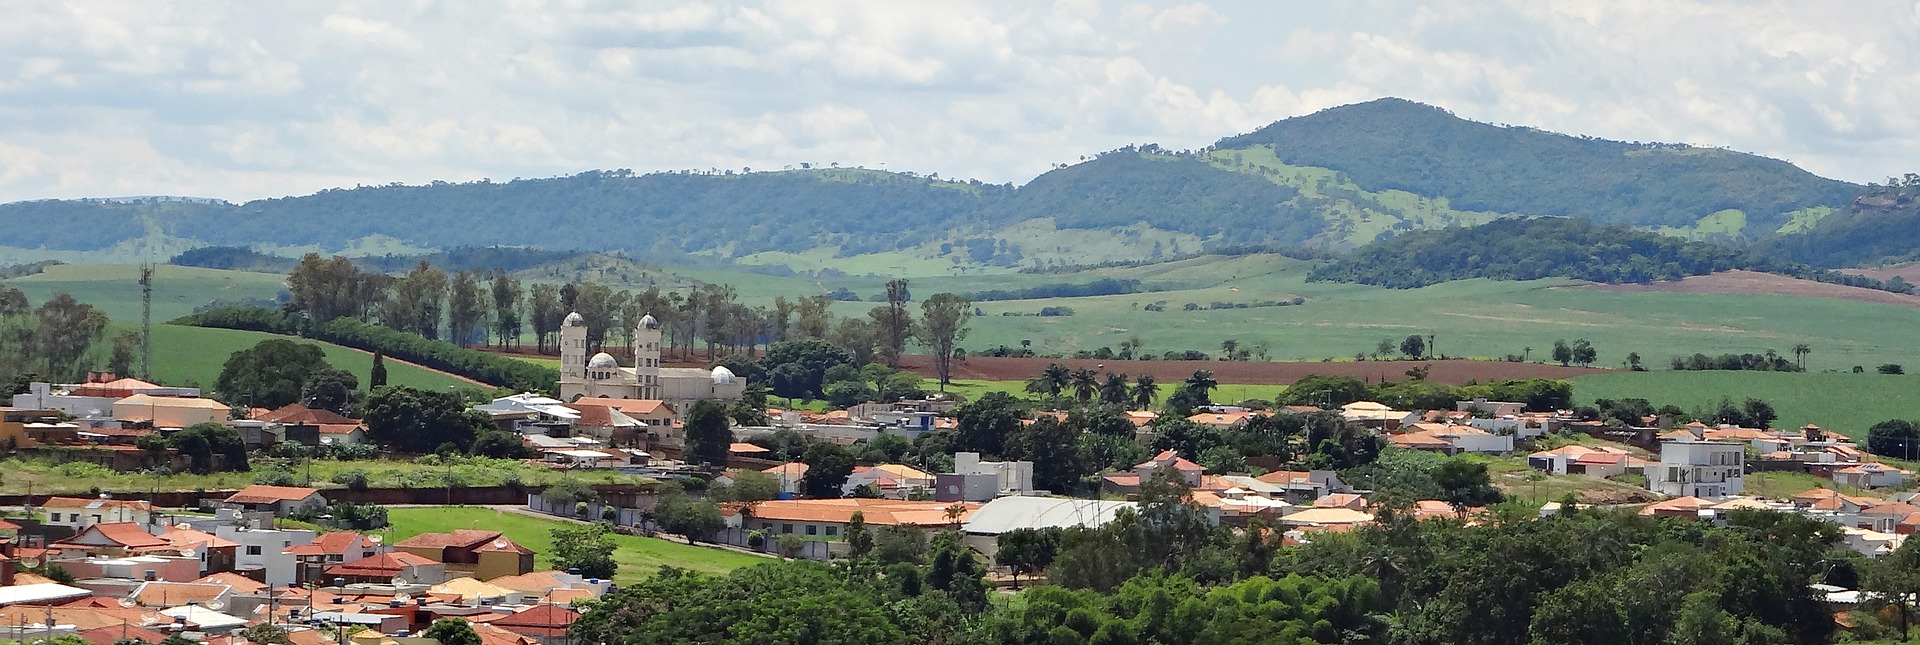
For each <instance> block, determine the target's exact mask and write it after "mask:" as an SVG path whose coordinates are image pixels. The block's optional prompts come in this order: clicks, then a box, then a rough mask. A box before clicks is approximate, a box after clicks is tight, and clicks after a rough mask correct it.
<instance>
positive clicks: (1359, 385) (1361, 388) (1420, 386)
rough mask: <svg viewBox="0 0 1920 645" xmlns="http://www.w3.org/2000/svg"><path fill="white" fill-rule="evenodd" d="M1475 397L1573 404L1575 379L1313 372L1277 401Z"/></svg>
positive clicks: (1407, 402)
mask: <svg viewBox="0 0 1920 645" xmlns="http://www.w3.org/2000/svg"><path fill="white" fill-rule="evenodd" d="M1476 398H1479V399H1486V400H1488V401H1510V402H1514V403H1524V404H1526V406H1527V409H1528V410H1533V411H1539V412H1546V411H1551V410H1565V409H1567V408H1570V407H1573V384H1571V383H1568V382H1566V381H1556V380H1552V379H1512V380H1505V381H1493V382H1488V383H1479V384H1475V385H1449V384H1446V383H1439V382H1435V381H1427V380H1420V379H1413V380H1406V381H1384V382H1380V383H1372V382H1368V381H1364V380H1361V379H1357V378H1353V377H1348V376H1309V377H1306V378H1303V379H1300V380H1298V381H1295V382H1294V383H1293V385H1290V386H1287V389H1286V390H1285V391H1283V392H1281V393H1280V396H1278V397H1275V399H1274V403H1275V404H1276V405H1283V406H1285V405H1317V406H1322V407H1326V408H1338V407H1340V406H1342V405H1346V404H1348V403H1352V402H1354V401H1375V402H1379V403H1384V404H1386V405H1387V406H1389V407H1392V408H1394V409H1396V410H1451V409H1453V408H1454V404H1455V403H1457V402H1459V401H1472V400H1474V399H1476Z"/></svg>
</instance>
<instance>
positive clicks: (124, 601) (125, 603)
mask: <svg viewBox="0 0 1920 645" xmlns="http://www.w3.org/2000/svg"><path fill="white" fill-rule="evenodd" d="M137 604H140V603H137V602H134V601H133V599H132V598H121V599H120V606H121V607H125V608H128V609H132V608H133V606H134V605H137Z"/></svg>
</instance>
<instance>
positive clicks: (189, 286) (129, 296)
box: [7, 264, 286, 324]
mask: <svg viewBox="0 0 1920 645" xmlns="http://www.w3.org/2000/svg"><path fill="white" fill-rule="evenodd" d="M7 284H9V285H12V286H13V287H15V288H18V289H20V290H21V291H24V292H26V294H27V299H29V300H32V301H33V302H34V303H35V304H38V303H40V302H42V301H45V300H46V299H48V298H51V297H53V296H54V295H55V294H58V293H60V292H63V291H64V292H66V293H70V294H73V297H74V298H75V299H77V300H79V301H81V302H84V303H87V304H90V305H93V306H95V307H98V308H100V310H101V311H104V312H106V314H107V317H108V318H112V319H114V320H115V321H119V322H128V323H136V324H137V323H139V322H140V268H139V267H136V266H133V265H127V264H62V265H55V266H51V267H47V270H46V272H45V273H40V274H37V275H30V276H25V277H21V278H14V279H12V280H8V281H7ZM285 289H286V276H279V275H271V274H266V273H254V272H250V271H223V270H219V269H201V268H197V267H180V266H172V265H164V264H163V265H159V266H156V267H154V272H153V321H154V322H156V323H161V322H166V321H169V320H173V319H175V318H179V317H181V316H185V315H187V314H191V313H193V308H194V307H198V306H201V305H204V304H207V303H208V302H210V301H214V300H245V299H255V298H272V297H274V296H275V295H277V294H279V293H280V292H281V291H283V290H285Z"/></svg>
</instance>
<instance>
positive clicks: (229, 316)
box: [173, 307, 560, 394]
mask: <svg viewBox="0 0 1920 645" xmlns="http://www.w3.org/2000/svg"><path fill="white" fill-rule="evenodd" d="M173 324H176V325H189V326H193V327H214V328H220V329H240V330H246V331H262V332H268V333H274V334H285V335H298V336H302V337H305V338H312V339H314V340H321V341H326V342H329V343H333V344H336V345H345V346H347V347H352V348H355V349H362V350H366V351H369V352H380V353H382V354H385V355H387V356H390V357H393V358H395V359H398V360H403V361H407V362H409V363H416V364H419V365H422V366H425V367H428V368H431V369H436V370H440V371H443V372H448V373H451V374H458V375H460V376H464V377H467V378H470V379H473V380H476V381H480V382H482V383H486V384H489V385H493V386H497V387H504V388H509V389H512V390H516V391H520V392H546V393H548V394H553V393H554V391H555V387H556V386H557V383H558V382H559V380H560V371H559V370H557V369H553V368H550V367H543V366H540V365H535V364H533V363H529V362H527V361H522V360H518V359H514V358H508V357H505V356H499V355H496V354H490V353H487V352H483V351H480V350H476V349H467V348H465V347H461V346H459V345H455V344H453V343H449V342H446V341H443V340H427V339H425V338H421V337H419V336H415V335H413V334H409V333H406V332H402V331H395V330H392V329H388V328H386V327H382V326H380V325H373V324H368V323H366V322H363V321H360V320H356V319H353V318H338V319H335V320H334V321H333V322H330V323H327V324H325V325H309V324H307V319H306V317H305V316H303V315H301V314H299V313H292V312H283V311H278V310H274V309H268V308H265V307H222V308H220V309H214V310H212V311H207V312H204V313H198V314H194V315H191V316H187V317H184V318H180V319H178V320H174V321H173Z"/></svg>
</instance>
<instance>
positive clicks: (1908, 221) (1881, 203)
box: [1756, 174, 1920, 267]
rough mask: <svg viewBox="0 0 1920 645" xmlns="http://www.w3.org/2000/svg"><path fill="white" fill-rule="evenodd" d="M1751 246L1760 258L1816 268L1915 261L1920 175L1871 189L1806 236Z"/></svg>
mask: <svg viewBox="0 0 1920 645" xmlns="http://www.w3.org/2000/svg"><path fill="white" fill-rule="evenodd" d="M1756 246H1757V249H1758V250H1759V251H1761V252H1763V253H1769V254H1774V255H1778V256H1780V257H1783V258H1786V259H1789V260H1793V261H1796V262H1804V263H1807V264H1811V265H1814V266H1822V267H1850V266H1863V265H1871V264H1889V263H1896V262H1908V261H1912V260H1916V259H1920V175H1914V174H1908V175H1907V176H1906V177H1904V178H1900V179H1895V180H1892V181H1889V182H1888V183H1887V185H1885V186H1879V185H1876V186H1872V187H1870V188H1869V190H1868V191H1867V193H1866V194H1864V195H1861V196H1860V197H1859V198H1858V199H1855V200H1853V202H1852V203H1849V204H1848V205H1847V206H1846V207H1845V208H1842V209H1837V210H1835V211H1834V212H1833V214H1831V215H1828V216H1826V217H1825V218H1822V219H1821V220H1820V222H1819V223H1818V224H1815V225H1814V226H1813V227H1811V228H1809V229H1807V230H1806V231H1804V232H1801V233H1798V234H1792V235H1775V236H1772V237H1770V238H1768V239H1765V240H1762V241H1761V242H1760V243H1759V244H1757V245H1756Z"/></svg>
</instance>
